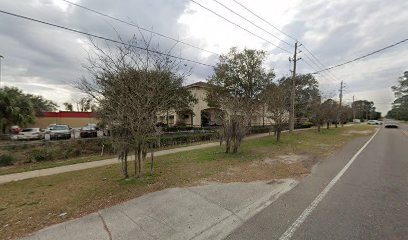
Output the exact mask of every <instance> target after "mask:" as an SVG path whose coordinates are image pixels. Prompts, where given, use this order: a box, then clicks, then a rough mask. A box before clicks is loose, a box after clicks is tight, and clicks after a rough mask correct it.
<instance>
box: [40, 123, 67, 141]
mask: <svg viewBox="0 0 408 240" xmlns="http://www.w3.org/2000/svg"><path fill="white" fill-rule="evenodd" d="M46 134H50V138H51V139H70V138H71V129H70V128H69V126H68V125H53V126H48V128H47V131H46Z"/></svg>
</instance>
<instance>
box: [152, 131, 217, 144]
mask: <svg viewBox="0 0 408 240" xmlns="http://www.w3.org/2000/svg"><path fill="white" fill-rule="evenodd" d="M218 137H219V136H218V133H217V132H209V133H190V134H189V133H186V134H171V135H170V134H169V135H164V136H162V137H161V138H160V144H161V146H172V145H179V144H188V143H193V142H202V141H211V140H215V139H217V138H218ZM152 140H153V139H152ZM153 142H154V140H153Z"/></svg>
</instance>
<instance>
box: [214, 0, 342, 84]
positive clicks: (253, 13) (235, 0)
mask: <svg viewBox="0 0 408 240" xmlns="http://www.w3.org/2000/svg"><path fill="white" fill-rule="evenodd" d="M214 1H215V0H214ZM232 1H234V2H235V3H236V4H238V5H239V6H241V7H242V8H244V9H245V10H247V11H248V12H250V13H251V14H252V15H254V16H255V17H257V18H258V19H260V20H262V21H263V22H265V23H266V24H268V25H269V26H271V27H273V28H274V29H276V30H277V31H279V32H280V33H282V34H283V35H285V36H287V37H289V38H291V39H292V40H294V41H297V39H296V38H295V37H292V36H290V35H289V34H286V33H285V32H283V31H282V30H280V29H279V28H277V27H275V26H274V25H273V24H272V23H270V22H269V21H267V20H265V18H263V17H261V16H259V15H258V14H257V13H255V12H254V11H252V10H251V9H249V8H248V7H246V6H245V5H244V4H242V3H240V2H238V1H237V0H232ZM300 46H303V48H304V49H305V50H306V51H307V52H308V53H309V54H310V55H311V56H312V57H313V58H315V59H316V60H317V61H318V63H319V64H320V65H321V66H322V67H323V68H326V67H325V66H324V64H322V63H321V61H320V60H319V59H318V58H317V57H316V56H315V55H314V54H313V53H312V52H311V51H310V50H309V49H307V48H306V46H305V45H304V44H303V43H301V45H300ZM311 62H314V61H313V60H311ZM316 66H317V65H316ZM318 69H319V70H321V69H322V68H321V67H319V66H318ZM331 75H332V74H331ZM331 77H332V78H334V79H335V80H337V78H336V77H334V76H333V75H332V76H331Z"/></svg>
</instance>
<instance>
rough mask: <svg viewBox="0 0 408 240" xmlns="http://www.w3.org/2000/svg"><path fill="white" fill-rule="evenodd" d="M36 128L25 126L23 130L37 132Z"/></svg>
mask: <svg viewBox="0 0 408 240" xmlns="http://www.w3.org/2000/svg"><path fill="white" fill-rule="evenodd" d="M35 131H36V128H25V129H23V130H22V131H21V132H35Z"/></svg>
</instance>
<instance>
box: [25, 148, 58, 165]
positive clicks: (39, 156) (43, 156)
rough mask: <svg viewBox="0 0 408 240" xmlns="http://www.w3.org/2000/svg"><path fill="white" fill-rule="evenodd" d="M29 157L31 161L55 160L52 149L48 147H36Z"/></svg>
mask: <svg viewBox="0 0 408 240" xmlns="http://www.w3.org/2000/svg"><path fill="white" fill-rule="evenodd" d="M27 158H28V160H29V161H30V162H43V161H49V160H53V156H52V154H51V151H49V150H47V149H34V150H31V151H30V152H29V153H28V155H27Z"/></svg>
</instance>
